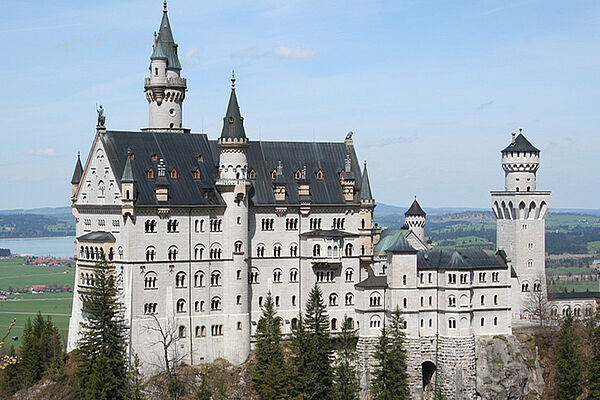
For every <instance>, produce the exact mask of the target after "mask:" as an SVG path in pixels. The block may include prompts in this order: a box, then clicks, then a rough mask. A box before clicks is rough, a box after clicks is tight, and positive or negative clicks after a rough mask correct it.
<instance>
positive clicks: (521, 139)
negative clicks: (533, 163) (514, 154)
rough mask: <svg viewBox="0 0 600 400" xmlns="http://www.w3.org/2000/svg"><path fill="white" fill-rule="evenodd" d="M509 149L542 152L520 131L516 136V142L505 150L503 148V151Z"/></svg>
mask: <svg viewBox="0 0 600 400" xmlns="http://www.w3.org/2000/svg"><path fill="white" fill-rule="evenodd" d="M507 151H532V152H534V153H535V152H537V153H539V152H540V150H539V149H537V148H536V147H535V146H534V145H532V144H531V143H530V142H529V140H527V139H526V138H525V136H523V134H522V133H519V135H518V136H517V137H516V138H515V142H514V143H512V142H511V143H510V144H509V145H508V146H507V147H506V148H505V149H504V150H502V152H503V153H504V152H507Z"/></svg>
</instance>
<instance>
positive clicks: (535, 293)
mask: <svg viewBox="0 0 600 400" xmlns="http://www.w3.org/2000/svg"><path fill="white" fill-rule="evenodd" d="M524 310H525V311H527V312H529V314H531V316H532V317H534V318H539V325H540V327H543V326H544V321H546V319H548V317H549V316H550V302H549V301H548V291H547V289H546V277H545V276H544V274H539V275H538V276H537V277H536V280H535V284H534V285H533V288H532V290H531V291H529V292H528V293H527V297H526V298H525V304H524Z"/></svg>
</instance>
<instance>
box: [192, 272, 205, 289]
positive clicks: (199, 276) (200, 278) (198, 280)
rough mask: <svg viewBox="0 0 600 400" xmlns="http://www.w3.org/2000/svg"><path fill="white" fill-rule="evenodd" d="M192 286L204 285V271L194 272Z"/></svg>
mask: <svg viewBox="0 0 600 400" xmlns="http://www.w3.org/2000/svg"><path fill="white" fill-rule="evenodd" d="M194 286H196V287H202V286H204V272H200V271H198V272H196V274H195V275H194Z"/></svg>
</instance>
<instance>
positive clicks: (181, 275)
mask: <svg viewBox="0 0 600 400" xmlns="http://www.w3.org/2000/svg"><path fill="white" fill-rule="evenodd" d="M185 277H186V275H185V272H178V273H177V275H175V287H178V288H184V287H186V284H185Z"/></svg>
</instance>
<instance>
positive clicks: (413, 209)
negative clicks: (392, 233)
mask: <svg viewBox="0 0 600 400" xmlns="http://www.w3.org/2000/svg"><path fill="white" fill-rule="evenodd" d="M404 215H406V216H409V215H422V216H425V215H427V214H426V213H425V211H423V209H422V208H421V206H420V205H419V202H418V201H417V199H415V200H414V201H413V202H412V204H411V205H410V207H409V209H408V210H407V211H406V212H405V213H404Z"/></svg>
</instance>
